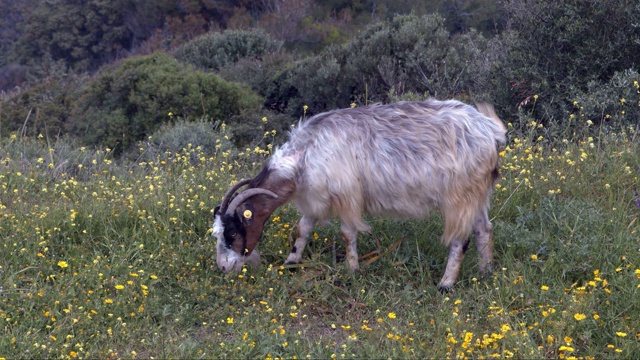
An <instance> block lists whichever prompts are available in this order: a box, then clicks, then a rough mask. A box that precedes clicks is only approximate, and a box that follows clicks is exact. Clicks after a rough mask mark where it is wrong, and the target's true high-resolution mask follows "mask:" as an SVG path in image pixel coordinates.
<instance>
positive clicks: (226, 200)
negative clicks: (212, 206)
mask: <svg viewBox="0 0 640 360" xmlns="http://www.w3.org/2000/svg"><path fill="white" fill-rule="evenodd" d="M251 180H253V179H242V180H240V181H238V182H237V183H235V184H234V185H233V186H232V187H231V188H229V190H227V193H226V194H224V197H223V198H222V203H221V204H220V209H221V210H224V209H225V208H226V207H227V205H228V204H229V200H231V197H232V196H233V194H235V193H236V191H238V189H240V188H241V187H243V186H244V185H246V184H248V183H250V182H251Z"/></svg>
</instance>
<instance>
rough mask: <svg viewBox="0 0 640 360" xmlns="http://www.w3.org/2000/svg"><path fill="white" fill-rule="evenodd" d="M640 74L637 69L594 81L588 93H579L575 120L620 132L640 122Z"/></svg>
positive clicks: (588, 88)
mask: <svg viewBox="0 0 640 360" xmlns="http://www.w3.org/2000/svg"><path fill="white" fill-rule="evenodd" d="M639 84H640V74H638V71H636V70H631V69H629V70H625V71H619V72H616V73H614V74H613V76H612V77H611V79H610V80H609V81H606V82H599V81H595V80H593V81H590V82H589V83H588V84H587V90H586V91H576V93H575V94H573V98H574V100H575V103H574V104H575V105H574V111H575V112H576V114H574V117H577V118H578V119H579V120H578V121H579V122H581V123H585V122H586V121H588V120H591V121H592V122H593V123H594V124H602V125H606V126H609V127H612V128H614V129H619V128H620V127H622V126H624V125H625V124H629V125H635V124H638V123H639V122H640V85H639Z"/></svg>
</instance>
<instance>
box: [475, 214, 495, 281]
mask: <svg viewBox="0 0 640 360" xmlns="http://www.w3.org/2000/svg"><path fill="white" fill-rule="evenodd" d="M488 212H489V209H488V207H487V206H485V207H484V208H483V209H482V212H481V213H480V214H479V215H478V218H477V219H476V221H475V222H474V223H473V233H474V236H475V241H476V246H477V248H478V256H479V265H478V267H479V269H480V275H483V276H485V275H490V274H491V272H492V270H493V269H492V264H493V237H492V235H493V234H492V231H491V229H492V228H493V225H491V221H490V220H489V214H488Z"/></svg>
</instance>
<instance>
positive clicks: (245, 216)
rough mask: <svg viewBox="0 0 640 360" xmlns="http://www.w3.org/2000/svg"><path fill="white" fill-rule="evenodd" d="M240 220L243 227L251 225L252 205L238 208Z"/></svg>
mask: <svg viewBox="0 0 640 360" xmlns="http://www.w3.org/2000/svg"><path fill="white" fill-rule="evenodd" d="M239 214H240V219H241V220H242V223H243V224H244V225H245V226H248V225H251V224H253V205H252V204H244V205H242V206H241V207H240V212H239Z"/></svg>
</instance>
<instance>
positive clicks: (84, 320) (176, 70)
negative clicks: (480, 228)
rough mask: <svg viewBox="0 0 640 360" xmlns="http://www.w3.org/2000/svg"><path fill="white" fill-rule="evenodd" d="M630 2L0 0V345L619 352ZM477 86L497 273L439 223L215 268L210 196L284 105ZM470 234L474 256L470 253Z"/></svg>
mask: <svg viewBox="0 0 640 360" xmlns="http://www.w3.org/2000/svg"><path fill="white" fill-rule="evenodd" d="M638 53H640V4H638V3H637V1H627V0H612V1H586V0H570V1H562V2H557V1H547V0H544V1H536V2H530V1H526V0H504V1H503V0H477V1H473V0H440V1H429V2H425V1H413V0H406V1H398V0H394V1H391V0H358V1H346V0H345V1H343V0H331V1H314V0H242V1H209V0H190V1H189V0H163V1H141V0H116V1H106V2H105V1H98V0H89V1H76V0H48V1H41V0H17V1H3V2H0V91H1V93H0V184H1V189H0V236H1V237H2V239H3V242H2V245H1V246H0V301H1V302H2V306H0V327H2V329H3V334H7V336H2V337H0V358H2V357H6V358H14V357H65V358H75V357H78V358H88V357H108V358H116V357H119V358H121V357H144V358H150V357H203V358H206V357H216V358H218V357H232V358H237V357H264V358H277V357H282V358H292V357H296V358H303V357H310V358H318V357H320V358H338V357H340V358H346V357H349V358H355V357H357V358H363V357H376V358H378V357H394V358H396V357H402V358H424V357H434V358H445V357H446V358H454V357H455V358H465V357H468V358H488V357H498V358H502V357H517V358H620V357H631V356H633V354H635V353H637V352H638V351H640V323H639V320H638V319H640V296H638V295H639V294H638V292H639V291H640V268H639V266H638V264H640V241H639V240H638V239H639V237H638V230H639V225H638V223H639V222H638V221H637V219H638V214H639V213H640V198H639V197H638V189H639V188H640V183H639V181H638V174H639V173H640V160H639V158H638V156H637V154H638V151H639V149H638V138H637V134H638V126H639V124H640V85H639V81H640V75H639V74H638V60H637V54H638ZM426 97H436V98H440V99H446V98H457V99H460V100H463V101H467V102H473V101H490V102H492V103H494V104H495V105H496V109H497V111H498V113H499V115H500V116H501V117H502V118H503V119H504V120H505V122H506V123H507V124H508V127H509V139H510V142H509V144H508V145H507V146H506V147H505V148H504V149H502V152H501V157H502V161H501V162H502V165H503V170H502V178H501V181H500V182H499V184H498V185H497V187H496V191H495V196H494V199H493V205H494V206H493V210H492V213H491V217H492V221H493V223H494V229H495V231H494V239H495V242H496V268H495V273H494V275H493V276H491V277H488V278H485V279H478V278H476V277H475V276H476V273H477V272H476V269H477V266H476V262H475V261H474V259H468V260H467V261H466V262H465V263H464V267H463V270H462V273H461V275H460V281H459V283H458V284H457V285H456V289H455V291H454V292H453V293H450V294H444V295H442V294H439V293H437V291H436V290H435V286H434V283H435V282H436V281H437V279H438V278H439V277H440V275H441V274H442V272H443V269H444V265H445V261H446V255H447V250H446V249H444V248H442V246H440V245H439V244H438V236H439V234H440V233H441V227H442V224H441V222H440V219H439V216H438V215H437V214H434V216H433V217H432V218H431V219H428V220H426V221H422V222H399V221H392V220H383V219H370V221H371V224H372V225H373V228H374V232H375V234H376V236H377V239H376V240H375V241H374V240H373V239H370V238H366V237H363V238H362V239H361V241H360V245H359V247H360V252H361V254H363V255H365V254H368V255H366V256H365V257H364V258H363V259H362V264H363V265H364V266H363V267H364V270H363V271H362V273H359V274H356V275H352V274H349V273H348V272H347V271H346V269H345V266H344V265H343V263H342V257H343V253H344V250H343V248H342V244H341V242H340V236H339V230H338V229H337V227H336V226H329V227H325V228H318V229H316V233H314V237H315V238H316V240H315V242H312V244H310V249H309V250H308V252H307V254H306V256H305V261H304V262H303V266H302V267H300V268H296V269H294V270H296V271H293V272H290V271H289V270H286V269H285V268H283V267H281V266H280V263H281V262H282V261H283V260H284V257H285V254H286V253H287V252H288V249H289V236H290V235H289V233H290V231H291V228H292V227H293V226H294V224H295V222H296V221H297V219H298V216H297V214H296V212H295V210H294V209H293V208H289V207H283V208H281V209H279V210H278V212H276V214H274V216H273V217H272V219H271V220H270V221H271V226H269V227H268V228H267V230H266V232H265V240H264V241H263V243H262V244H261V246H260V248H261V249H260V250H261V252H262V253H263V255H264V263H263V265H262V266H260V267H258V268H247V269H245V270H243V272H242V273H240V274H230V275H225V274H222V273H220V272H219V271H217V268H216V265H215V257H212V255H214V251H215V244H214V241H212V239H211V236H210V229H209V228H210V225H211V224H210V222H211V216H212V214H211V209H212V208H213V207H214V206H215V205H216V204H217V203H218V202H219V201H220V198H221V196H222V195H223V194H224V191H225V190H226V189H227V188H228V186H229V185H230V184H232V183H234V182H235V181H237V180H238V179H240V178H242V177H246V176H251V175H252V174H254V173H255V172H256V170H257V169H258V168H259V166H260V164H261V163H262V161H264V159H265V158H266V156H268V155H269V153H270V152H271V151H272V149H273V146H276V145H278V144H281V143H282V142H283V141H285V140H286V132H287V130H288V129H290V127H291V126H294V125H295V124H296V123H297V122H298V121H299V120H300V119H301V118H302V119H304V118H306V117H309V116H311V115H313V114H317V113H320V112H323V111H326V110H329V109H333V108H337V107H347V106H364V105H366V104H369V103H373V102H393V101H398V100H419V99H424V98H426ZM474 256H475V252H474V251H470V254H469V255H468V257H474Z"/></svg>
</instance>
